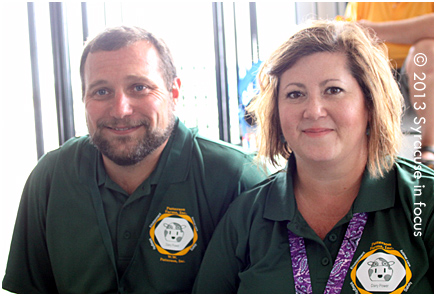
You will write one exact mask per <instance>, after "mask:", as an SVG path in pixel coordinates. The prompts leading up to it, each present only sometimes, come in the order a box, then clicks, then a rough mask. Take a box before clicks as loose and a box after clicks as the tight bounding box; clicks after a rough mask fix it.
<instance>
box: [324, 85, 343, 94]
mask: <svg viewBox="0 0 436 296" xmlns="http://www.w3.org/2000/svg"><path fill="white" fill-rule="evenodd" d="M341 92H342V88H340V87H329V88H327V90H326V93H327V94H329V95H336V94H339V93H341Z"/></svg>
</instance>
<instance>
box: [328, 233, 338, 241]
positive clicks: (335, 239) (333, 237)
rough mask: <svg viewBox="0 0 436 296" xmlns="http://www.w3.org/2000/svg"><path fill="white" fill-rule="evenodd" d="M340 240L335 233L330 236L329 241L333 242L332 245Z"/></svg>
mask: <svg viewBox="0 0 436 296" xmlns="http://www.w3.org/2000/svg"><path fill="white" fill-rule="evenodd" d="M337 240H338V236H337V235H336V234H334V233H332V234H330V235H329V241H331V242H332V243H334V242H335V241H337Z"/></svg>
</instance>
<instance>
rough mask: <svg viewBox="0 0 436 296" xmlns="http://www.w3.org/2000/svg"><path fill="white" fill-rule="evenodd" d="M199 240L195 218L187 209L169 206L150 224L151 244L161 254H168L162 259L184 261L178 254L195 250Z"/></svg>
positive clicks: (175, 261)
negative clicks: (188, 213) (187, 212)
mask: <svg viewBox="0 0 436 296" xmlns="http://www.w3.org/2000/svg"><path fill="white" fill-rule="evenodd" d="M197 240H198V231H197V226H196V225H195V220H194V218H193V217H190V216H189V215H187V214H186V211H185V209H180V208H172V207H167V208H166V210H165V213H164V214H159V215H158V216H157V217H156V218H155V219H154V221H153V223H151V225H150V244H151V246H152V247H153V249H156V250H157V251H158V252H159V253H160V254H162V255H167V257H165V258H161V261H166V262H173V263H184V261H183V260H180V259H178V256H184V255H186V254H187V253H188V252H189V251H191V250H194V248H195V247H196V245H197V244H196V243H197Z"/></svg>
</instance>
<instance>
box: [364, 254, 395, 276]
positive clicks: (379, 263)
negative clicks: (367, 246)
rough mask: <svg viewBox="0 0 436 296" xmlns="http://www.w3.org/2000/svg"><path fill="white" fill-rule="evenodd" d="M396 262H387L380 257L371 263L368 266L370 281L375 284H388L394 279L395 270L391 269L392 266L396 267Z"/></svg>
mask: <svg viewBox="0 0 436 296" xmlns="http://www.w3.org/2000/svg"><path fill="white" fill-rule="evenodd" d="M394 264H395V262H394V261H389V262H388V261H386V259H384V258H382V257H379V258H377V259H375V260H374V261H369V262H368V265H369V266H370V268H369V269H368V275H369V279H370V280H371V281H373V282H380V281H381V282H383V281H384V282H388V281H390V280H391V278H392V274H393V273H394V270H393V269H392V268H391V265H394Z"/></svg>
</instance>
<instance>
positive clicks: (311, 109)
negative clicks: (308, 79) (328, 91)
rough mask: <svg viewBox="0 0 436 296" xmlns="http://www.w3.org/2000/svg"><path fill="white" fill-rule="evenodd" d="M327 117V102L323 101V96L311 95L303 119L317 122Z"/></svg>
mask: <svg viewBox="0 0 436 296" xmlns="http://www.w3.org/2000/svg"><path fill="white" fill-rule="evenodd" d="M325 116H327V111H326V109H325V100H323V98H322V96H321V95H310V96H309V98H308V100H307V101H306V106H305V109H304V112H303V117H304V118H306V119H312V120H317V119H318V118H321V117H325Z"/></svg>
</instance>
